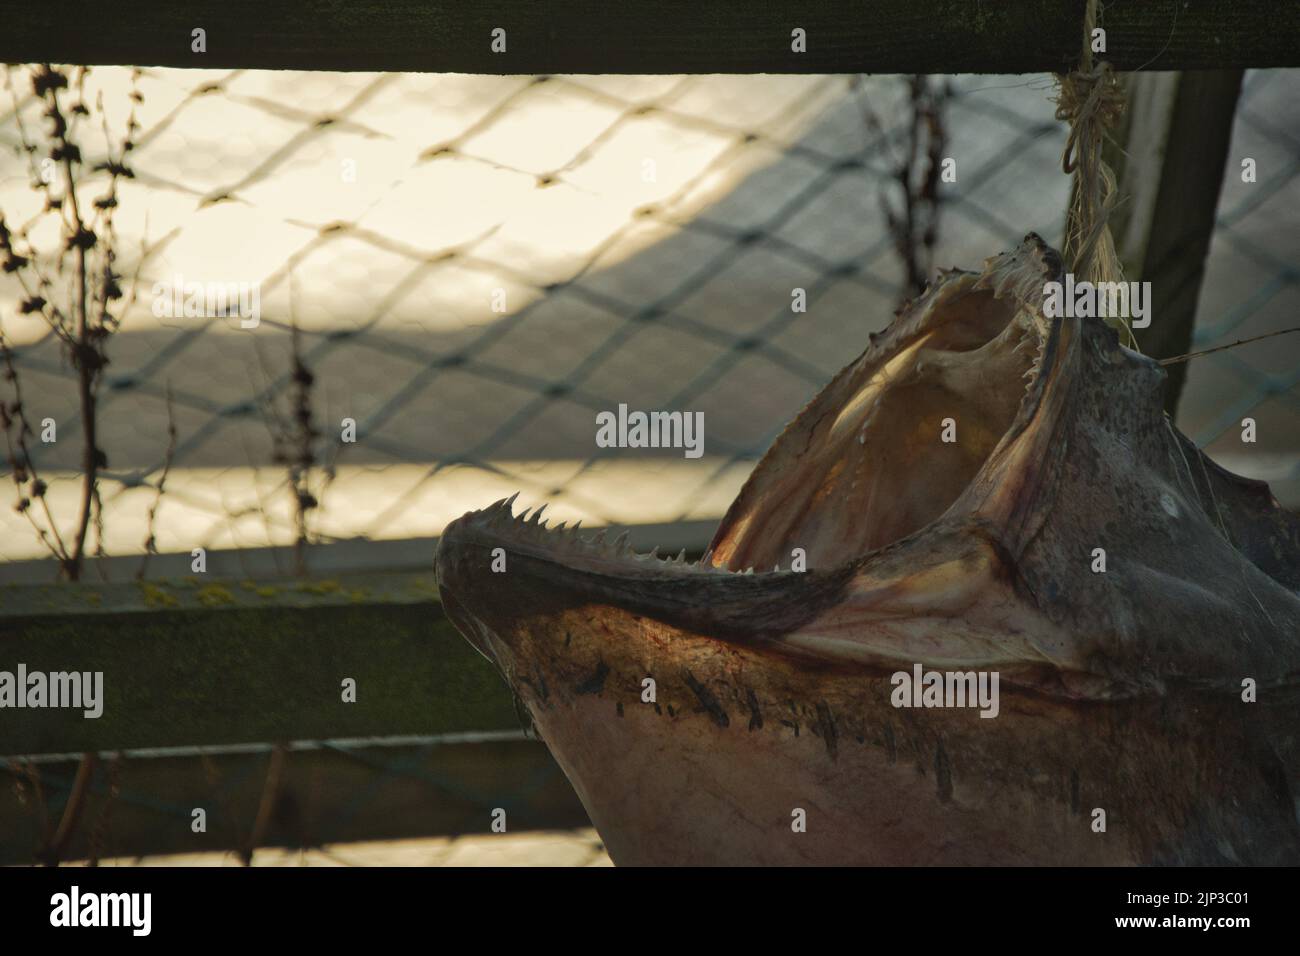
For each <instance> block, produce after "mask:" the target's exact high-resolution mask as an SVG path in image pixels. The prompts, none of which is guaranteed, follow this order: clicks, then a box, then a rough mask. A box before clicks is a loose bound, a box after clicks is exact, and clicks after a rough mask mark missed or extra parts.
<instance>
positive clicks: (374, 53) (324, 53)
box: [0, 0, 1300, 73]
mask: <svg viewBox="0 0 1300 956" xmlns="http://www.w3.org/2000/svg"><path fill="white" fill-rule="evenodd" d="M1085 2H1086V0H1016V2H1012V0H983V2H980V0H873V2H872V3H869V4H864V3H857V2H850V0H814V2H810V3H804V4H800V5H799V6H798V8H797V9H791V8H789V7H788V6H787V5H783V4H774V3H755V2H753V0H713V2H699V0H663V2H659V3H653V4H641V3H610V2H608V0H567V2H563V3H538V2H536V0H497V2H495V3H492V4H474V3H464V2H462V0H350V2H338V0H304V2H298V3H284V4H272V3H266V2H264V0H219V2H218V0H199V2H195V3H186V4H158V3H154V2H152V0H116V2H113V3H100V4H84V5H83V4H73V3H67V2H58V0H46V2H43V3H33V4H25V5H23V6H22V7H21V9H20V10H14V11H10V12H9V13H8V14H7V15H6V17H5V24H4V29H3V30H0V60H4V61H7V62H56V63H76V64H104V63H109V64H130V65H140V66H175V67H196V68H213V67H219V68H260V69H304V70H305V69H310V70H411V71H424V72H469V73H553V72H566V73H681V72H687V73H690V72H737V73H748V72H776V73H861V72H866V73H1038V72H1044V71H1063V70H1068V69H1070V68H1072V67H1073V66H1074V65H1075V64H1076V62H1077V59H1078V56H1079V51H1080V46H1081V41H1082V24H1083V13H1084V8H1085ZM1103 26H1104V27H1105V29H1106V31H1107V49H1106V59H1108V60H1109V61H1110V62H1111V64H1112V65H1113V66H1114V67H1115V68H1116V69H1119V70H1137V69H1149V70H1201V69H1231V68H1237V69H1240V68H1243V67H1282V66H1300V44H1297V43H1296V42H1295V39H1296V37H1297V36H1300V5H1298V4H1295V3H1278V2H1276V0H1197V2H1192V3H1188V2H1185V0H1143V2H1140V3H1139V2H1128V3H1109V4H1107V5H1106V7H1105V12H1104V17H1103ZM195 28H201V29H203V30H204V31H206V52H203V53H196V52H193V50H192V48H191V47H192V42H191V31H193V30H194V29H195ZM496 28H501V29H504V30H505V31H506V48H505V52H500V53H496V52H493V51H492V49H491V46H490V44H491V41H492V36H491V34H492V31H493V30H494V29H496ZM796 28H798V29H802V30H804V31H805V32H806V36H807V45H806V52H802V53H797V52H794V51H793V50H792V48H791V47H792V41H791V34H792V31H793V30H795V29H796Z"/></svg>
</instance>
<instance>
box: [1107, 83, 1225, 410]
mask: <svg viewBox="0 0 1300 956" xmlns="http://www.w3.org/2000/svg"><path fill="white" fill-rule="evenodd" d="M1241 78H1242V71H1240V70H1227V71H1221V72H1204V73H1140V74H1135V75H1132V76H1130V77H1128V78H1127V81H1126V85H1127V94H1128V104H1129V107H1128V112H1127V114H1126V116H1127V120H1126V126H1125V129H1124V130H1123V131H1122V132H1121V135H1120V136H1119V137H1118V138H1117V139H1118V142H1117V143H1116V144H1115V145H1114V146H1113V147H1112V148H1110V149H1108V151H1107V152H1108V156H1107V161H1108V162H1109V163H1110V164H1111V166H1112V167H1113V168H1114V169H1115V172H1116V177H1117V179H1118V180H1119V194H1120V196H1121V197H1122V198H1123V200H1124V201H1123V203H1122V205H1120V206H1119V207H1117V208H1116V210H1115V212H1114V213H1113V214H1112V217H1111V234H1112V235H1113V236H1114V237H1115V245H1116V248H1117V250H1118V252H1119V256H1120V259H1121V260H1122V262H1123V264H1124V273H1125V278H1127V279H1128V280H1130V281H1134V280H1136V281H1148V282H1150V283H1151V294H1152V301H1151V325H1150V326H1149V327H1148V328H1145V329H1135V330H1134V334H1135V335H1136V336H1137V342H1138V346H1139V347H1140V348H1141V350H1142V351H1143V353H1145V354H1147V355H1150V356H1152V357H1153V358H1168V357H1170V356H1174V355H1181V354H1183V353H1185V352H1188V351H1190V350H1191V344H1192V333H1193V330H1194V327H1195V324H1196V305H1197V302H1198V301H1199V298H1200V290H1201V280H1202V278H1203V277H1204V274H1205V257H1206V254H1207V253H1208V252H1209V248H1210V239H1211V237H1212V236H1213V233H1214V221H1215V213H1216V210H1217V209H1218V205H1219V187H1220V184H1221V183H1222V181H1223V175H1224V162H1225V160H1226V158H1227V155H1228V145H1229V142H1230V140H1231V137H1232V119H1233V113H1234V111H1235V110H1236V106H1237V95H1238V93H1239V92H1240V90H1241ZM1121 147H1122V149H1123V152H1121ZM1186 369H1187V366H1186V365H1172V366H1170V367H1169V368H1168V369H1167V371H1168V373H1169V381H1168V386H1167V388H1166V390H1165V410H1166V411H1168V412H1169V414H1171V415H1172V414H1174V412H1175V410H1176V409H1177V407H1178V397H1179V395H1180V393H1181V391H1182V387H1183V382H1184V380H1185V376H1186Z"/></svg>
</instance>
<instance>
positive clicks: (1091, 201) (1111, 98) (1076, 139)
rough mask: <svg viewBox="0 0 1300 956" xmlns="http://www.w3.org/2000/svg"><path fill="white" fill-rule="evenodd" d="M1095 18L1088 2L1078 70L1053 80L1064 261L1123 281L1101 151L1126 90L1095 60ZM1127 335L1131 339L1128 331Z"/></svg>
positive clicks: (1095, 276)
mask: <svg viewBox="0 0 1300 956" xmlns="http://www.w3.org/2000/svg"><path fill="white" fill-rule="evenodd" d="M1097 18H1098V2H1097V0H1088V6H1087V10H1086V12H1085V13H1084V19H1083V55H1082V57H1081V59H1080V62H1079V69H1077V70H1075V71H1074V72H1073V73H1069V74H1067V75H1064V76H1058V77H1057V80H1056V82H1057V88H1058V89H1057V97H1056V118H1057V119H1058V120H1062V121H1064V122H1066V123H1069V124H1070V135H1069V137H1068V138H1067V139H1066V141H1065V149H1064V151H1063V152H1062V153H1061V169H1062V171H1063V172H1064V173H1065V174H1066V175H1067V176H1068V175H1073V176H1074V186H1073V190H1072V193H1073V194H1072V196H1071V197H1070V214H1069V220H1068V226H1067V230H1066V237H1065V260H1066V262H1068V263H1070V269H1071V271H1072V272H1073V273H1074V275H1075V277H1076V279H1078V280H1079V281H1085V280H1086V281H1088V282H1094V283H1095V282H1122V281H1123V279H1124V269H1123V266H1122V265H1121V264H1120V261H1119V256H1118V255H1117V254H1116V252H1115V242H1114V240H1113V239H1112V238H1111V234H1110V228H1109V227H1108V225H1107V221H1108V219H1109V218H1110V213H1111V210H1112V209H1113V208H1114V207H1115V203H1116V201H1117V199H1118V195H1117V193H1118V187H1117V186H1116V183H1115V174H1114V173H1113V172H1112V171H1111V168H1110V166H1108V165H1107V164H1106V162H1105V161H1104V160H1103V159H1102V152H1101V151H1102V146H1103V145H1104V143H1105V141H1106V139H1107V137H1108V136H1109V135H1110V131H1111V130H1112V129H1114V128H1115V126H1116V124H1117V123H1118V122H1119V118H1120V116H1121V115H1122V114H1123V112H1124V91H1123V89H1122V88H1121V86H1120V83H1119V77H1117V76H1116V75H1115V73H1114V71H1113V70H1111V68H1110V64H1109V63H1106V62H1104V61H1097V62H1095V63H1094V62H1093V54H1092V31H1093V30H1094V29H1095V28H1096V26H1097ZM1125 329H1126V331H1127V324H1125ZM1127 337H1128V338H1129V339H1132V337H1133V334H1132V332H1131V331H1128V332H1127Z"/></svg>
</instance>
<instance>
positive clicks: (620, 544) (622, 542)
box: [614, 531, 630, 554]
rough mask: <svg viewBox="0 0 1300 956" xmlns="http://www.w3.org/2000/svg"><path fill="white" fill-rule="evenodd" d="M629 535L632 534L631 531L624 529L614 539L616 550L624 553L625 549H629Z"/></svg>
mask: <svg viewBox="0 0 1300 956" xmlns="http://www.w3.org/2000/svg"><path fill="white" fill-rule="evenodd" d="M629 536H630V535H629V532H627V531H624V532H623V533H622V534H620V535H619V536H618V538H617V539H616V540H615V541H614V550H615V551H617V552H618V553H619V554H622V553H623V552H624V551H626V550H627V539H628V537H629Z"/></svg>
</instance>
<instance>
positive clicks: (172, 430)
mask: <svg viewBox="0 0 1300 956" xmlns="http://www.w3.org/2000/svg"><path fill="white" fill-rule="evenodd" d="M176 435H177V432H176V415H175V408H174V406H173V403H172V385H171V382H168V383H167V453H166V455H165V456H164V458H163V467H162V474H161V475H160V476H159V477H158V488H157V491H155V493H154V498H153V504H152V505H150V506H149V518H148V521H147V523H146V524H145V539H144V557H143V558H141V560H140V570H139V571H137V572H136V575H135V576H136V580H139V581H143V580H144V576H145V572H146V571H148V570H149V559H150V558H151V557H153V556H154V555H155V554H157V553H158V539H157V536H156V533H155V528H156V525H157V521H158V508H159V506H160V505H162V499H163V495H164V494H166V493H167V476H168V475H170V474H171V470H172V460H173V459H174V458H175V457H176Z"/></svg>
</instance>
